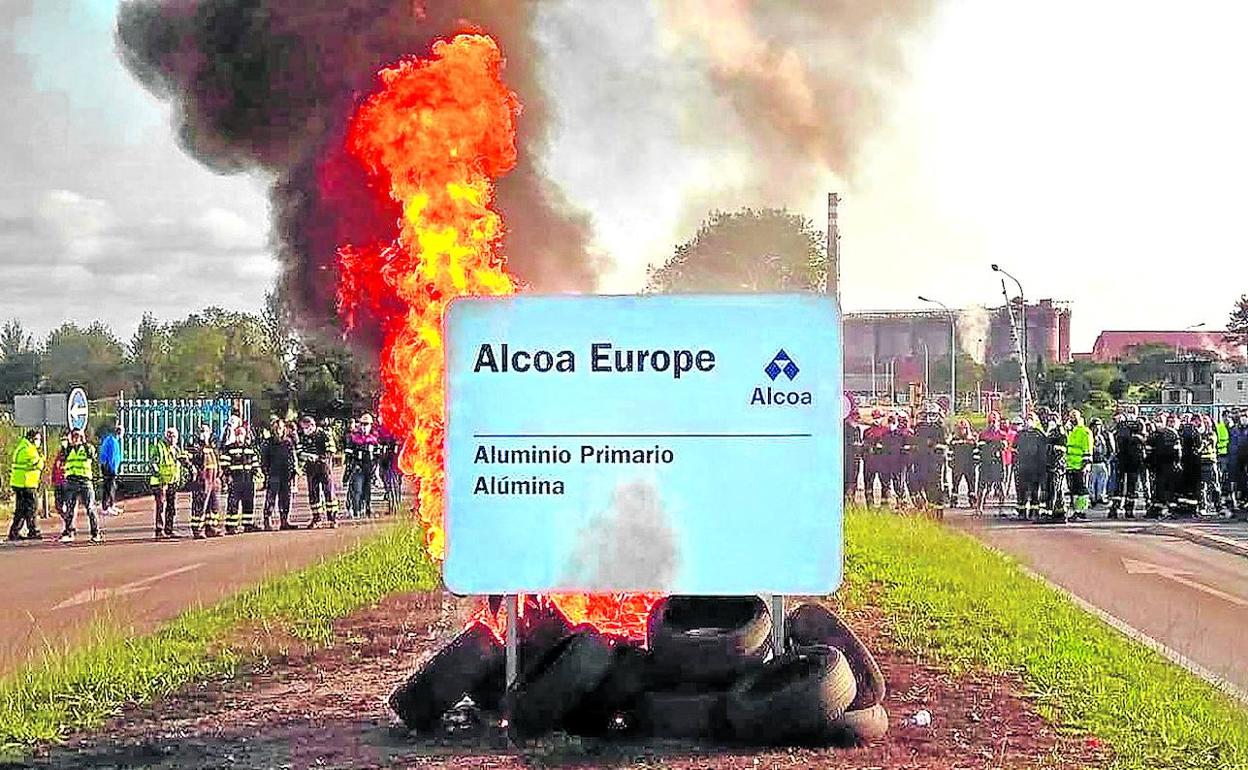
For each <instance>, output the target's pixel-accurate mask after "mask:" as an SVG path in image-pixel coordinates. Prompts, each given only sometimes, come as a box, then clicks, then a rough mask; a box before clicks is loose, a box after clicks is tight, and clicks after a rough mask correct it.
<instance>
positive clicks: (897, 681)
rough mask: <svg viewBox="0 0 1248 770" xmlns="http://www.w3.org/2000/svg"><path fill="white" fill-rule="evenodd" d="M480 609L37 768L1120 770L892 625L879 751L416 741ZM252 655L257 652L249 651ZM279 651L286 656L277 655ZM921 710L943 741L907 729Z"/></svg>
mask: <svg viewBox="0 0 1248 770" xmlns="http://www.w3.org/2000/svg"><path fill="white" fill-rule="evenodd" d="M467 609H468V606H467V604H466V603H465V602H457V601H455V600H453V599H451V598H450V597H448V596H447V595H446V594H443V593H440V592H431V593H424V594H413V595H406V596H398V597H391V598H390V599H387V600H385V601H383V602H382V603H380V604H378V605H374V606H372V607H370V608H367V609H366V610H364V611H361V612H359V613H357V614H355V615H353V616H351V617H348V618H345V619H343V620H341V621H340V622H339V623H338V624H337V637H336V638H337V640H338V641H337V642H336V643H335V645H334V646H333V647H331V648H327V649H318V650H303V649H299V648H298V646H297V645H293V644H289V643H287V644H279V645H277V646H278V647H286V648H287V650H286V651H285V652H282V653H277V654H272V655H270V656H269V657H268V658H267V659H265V660H263V661H261V662H259V663H256V664H254V665H253V666H252V667H251V668H250V669H249V670H247V671H245V672H242V673H240V674H239V675H236V676H234V677H231V678H228V679H224V680H219V681H210V682H206V683H202V684H200V685H197V686H194V687H191V688H188V689H186V690H184V691H182V692H180V693H178V694H176V695H174V696H171V697H168V698H165V699H163V700H161V701H159V702H157V703H155V704H152V705H149V706H144V707H132V708H128V709H127V710H125V711H124V712H123V713H122V714H120V715H118V716H117V717H115V718H113V719H112V720H111V721H110V722H109V723H108V724H107V725H105V726H104V727H103V728H101V729H100V730H98V731H93V732H91V733H89V734H81V735H76V736H72V737H71V738H70V740H68V741H67V742H66V743H65V744H63V745H61V746H57V747H52V748H51V749H50V750H47V749H45V750H44V751H42V752H41V754H42V756H39V757H38V758H36V759H35V760H32V762H31V765H30V766H32V767H38V768H71V767H72V768H100V769H103V768H131V767H149V768H164V769H170V770H172V768H179V769H181V768H290V769H291V770H303V769H304V768H399V767H418V768H465V767H479V768H526V767H576V768H588V767H670V768H746V767H748V768H756V767H801V768H805V767H838V768H930V769H932V770H935V769H936V768H941V769H945V768H997V767H1009V768H1033V767H1035V768H1041V767H1043V768H1052V767H1059V768H1060V767H1097V766H1104V765H1106V764H1108V761H1109V759H1110V755H1109V751H1108V749H1107V748H1106V747H1104V746H1103V745H1102V744H1100V742H1099V741H1097V740H1096V739H1095V738H1090V737H1081V736H1070V735H1066V734H1061V733H1059V731H1058V730H1057V729H1056V728H1055V727H1054V726H1053V725H1050V724H1049V723H1047V722H1046V721H1045V720H1043V719H1042V718H1041V717H1040V716H1039V715H1038V714H1037V712H1036V709H1035V707H1034V705H1033V703H1032V702H1031V701H1030V700H1029V699H1028V698H1027V696H1026V695H1025V687H1024V686H1023V685H1022V684H1021V682H1020V681H1019V680H1017V679H1014V678H1011V677H1006V676H989V675H969V676H959V677H953V676H951V675H950V674H948V673H947V672H945V671H943V670H941V669H940V668H938V667H936V666H934V665H931V664H929V663H924V662H922V661H919V660H917V659H915V658H914V657H913V656H910V655H907V654H903V653H901V652H899V650H898V648H897V646H896V645H895V644H894V643H893V642H892V640H891V639H890V638H889V636H888V631H887V628H886V626H885V624H882V623H879V622H865V623H863V622H856V623H854V625H855V627H861V628H862V629H863V630H864V633H863V634H862V635H863V638H864V641H866V643H867V645H868V646H869V647H870V648H871V649H872V650H873V651H875V654H876V656H877V659H878V661H879V663H880V665H881V667H882V668H883V670H884V673H885V676H886V678H887V680H888V685H889V692H888V697H887V700H886V705H887V707H888V711H889V715H890V720H891V722H892V726H891V728H890V731H889V734H888V736H887V737H886V738H885V739H884V740H883V741H881V742H879V743H877V744H874V745H872V746H869V747H866V748H860V749H853V750H844V749H817V750H814V749H780V750H754V749H749V748H743V747H729V748H724V747H719V746H710V745H699V744H696V743H689V742H678V741H646V742H645V743H616V742H602V741H593V740H589V739H584V740H582V739H577V738H565V737H562V736H559V737H552V738H549V739H547V740H545V741H542V742H539V743H536V744H530V745H528V746H526V747H524V748H523V749H520V748H516V747H514V746H510V745H509V744H508V743H507V741H506V739H505V737H503V736H502V734H501V733H500V731H498V730H496V729H494V730H489V729H486V730H479V731H476V732H472V731H469V732H466V733H463V734H461V736H460V737H454V738H452V737H448V736H444V737H442V738H439V739H437V740H430V739H421V738H418V737H416V736H413V735H410V734H408V733H407V732H406V731H405V730H404V729H403V727H402V725H401V724H400V723H398V722H397V720H396V719H395V717H394V716H393V715H392V714H391V713H390V711H389V709H388V707H387V706H386V703H385V699H386V697H387V696H388V695H389V693H390V691H391V690H392V689H393V688H394V686H395V685H396V684H397V683H398V682H399V681H400V680H402V679H403V678H404V677H405V676H406V675H407V674H408V673H409V672H410V671H411V670H413V669H414V668H415V667H416V666H417V665H419V664H420V663H421V662H423V661H424V660H425V659H426V658H427V657H428V656H429V655H431V654H432V653H433V652H434V651H435V650H436V649H437V648H438V647H439V646H440V645H441V644H442V643H444V642H445V641H447V640H448V639H450V638H451V637H452V636H453V635H454V634H455V633H456V632H457V631H458V630H459V627H460V626H461V625H462V624H463V621H464V618H465V616H466V613H467ZM243 641H247V640H243ZM270 645H271V646H272V643H271V642H270ZM920 709H927V710H929V711H930V712H931V713H932V715H933V722H932V724H931V726H929V727H919V726H916V725H914V724H907V717H910V716H911V715H913V714H915V713H916V712H917V711H919V710H920Z"/></svg>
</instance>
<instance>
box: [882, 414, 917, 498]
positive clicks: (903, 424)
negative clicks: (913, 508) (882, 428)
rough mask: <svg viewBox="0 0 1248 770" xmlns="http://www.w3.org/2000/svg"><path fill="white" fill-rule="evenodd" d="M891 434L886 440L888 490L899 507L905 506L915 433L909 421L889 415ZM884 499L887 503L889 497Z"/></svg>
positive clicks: (885, 460)
mask: <svg viewBox="0 0 1248 770" xmlns="http://www.w3.org/2000/svg"><path fill="white" fill-rule="evenodd" d="M888 424H889V433H888V436H887V437H886V438H885V439H884V462H885V466H886V467H887V468H888V481H887V483H888V488H889V489H891V490H892V494H893V499H894V500H896V503H897V507H899V508H900V507H901V506H902V505H904V504H905V498H906V476H907V475H908V472H909V470H910V468H909V467H908V466H909V464H910V457H911V450H912V448H913V445H914V432H913V431H911V430H910V426H909V425H908V424H907V421H906V420H905V419H904V418H903V417H901V416H900V415H889V418H888ZM884 499H885V500H886V501H887V500H888V496H887V494H886V495H885V497H884Z"/></svg>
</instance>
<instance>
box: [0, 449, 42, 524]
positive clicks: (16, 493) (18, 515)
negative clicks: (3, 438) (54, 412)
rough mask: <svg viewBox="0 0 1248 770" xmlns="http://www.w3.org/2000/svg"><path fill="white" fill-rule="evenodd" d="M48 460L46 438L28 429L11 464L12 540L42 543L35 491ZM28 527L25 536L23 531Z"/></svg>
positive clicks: (15, 450)
mask: <svg viewBox="0 0 1248 770" xmlns="http://www.w3.org/2000/svg"><path fill="white" fill-rule="evenodd" d="M46 461H47V458H46V457H45V456H44V454H43V436H42V435H41V434H40V433H39V431H37V430H28V431H26V435H25V436H23V437H22V440H21V441H18V442H17V446H16V447H14V449H13V459H12V462H11V463H10V466H9V467H10V470H9V486H10V487H12V488H13V498H14V500H13V524H12V525H11V526H10V527H9V540H10V541H16V540H23V539H24V540H41V539H43V533H42V532H40V531H39V525H38V523H36V521H35V510H36V507H37V504H36V501H35V492H36V491H38V489H39V479H40V477H41V476H42V475H43V466H44V463H45V462H46ZM23 527H25V528H26V535H25V537H23V536H22V534H21V530H22V528H23Z"/></svg>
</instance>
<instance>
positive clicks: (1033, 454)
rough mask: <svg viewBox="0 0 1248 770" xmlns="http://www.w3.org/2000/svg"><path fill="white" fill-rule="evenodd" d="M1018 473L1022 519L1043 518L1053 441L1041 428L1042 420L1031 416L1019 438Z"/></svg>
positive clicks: (1017, 443)
mask: <svg viewBox="0 0 1248 770" xmlns="http://www.w3.org/2000/svg"><path fill="white" fill-rule="evenodd" d="M1014 446H1015V452H1014V474H1015V479H1016V483H1017V485H1018V518H1020V519H1034V518H1038V517H1039V515H1040V488H1041V487H1042V486H1044V477H1045V471H1046V469H1047V462H1048V453H1049V440H1048V438H1047V437H1046V436H1045V435H1044V431H1042V430H1041V429H1040V420H1039V418H1038V417H1037V416H1036V415H1030V416H1029V417H1028V420H1027V422H1026V423H1024V425H1023V429H1022V430H1020V431H1019V432H1018V435H1017V436H1016V437H1015V443H1014Z"/></svg>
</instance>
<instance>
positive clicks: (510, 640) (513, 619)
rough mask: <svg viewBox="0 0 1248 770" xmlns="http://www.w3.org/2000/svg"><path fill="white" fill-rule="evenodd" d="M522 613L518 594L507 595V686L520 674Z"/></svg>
mask: <svg viewBox="0 0 1248 770" xmlns="http://www.w3.org/2000/svg"><path fill="white" fill-rule="evenodd" d="M519 614H520V599H519V597H518V596H516V594H508V595H507V687H511V686H512V685H513V684H515V682H516V678H517V677H518V676H519V674H520V665H519V664H520V661H519V658H520V654H519V649H518V647H517V643H516V636H517V629H518V627H519V623H518V621H517V616H518V615H519Z"/></svg>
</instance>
